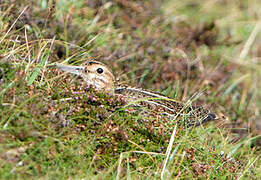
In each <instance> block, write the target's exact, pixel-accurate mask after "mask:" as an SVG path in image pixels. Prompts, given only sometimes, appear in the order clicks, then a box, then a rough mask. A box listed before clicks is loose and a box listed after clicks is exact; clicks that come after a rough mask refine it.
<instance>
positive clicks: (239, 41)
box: [0, 0, 261, 177]
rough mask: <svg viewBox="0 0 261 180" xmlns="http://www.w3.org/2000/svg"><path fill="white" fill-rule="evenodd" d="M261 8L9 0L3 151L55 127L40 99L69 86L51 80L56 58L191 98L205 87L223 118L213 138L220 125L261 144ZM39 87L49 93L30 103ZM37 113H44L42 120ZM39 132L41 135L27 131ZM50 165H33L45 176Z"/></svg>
mask: <svg viewBox="0 0 261 180" xmlns="http://www.w3.org/2000/svg"><path fill="white" fill-rule="evenodd" d="M260 8H261V1H259V0H183V1H180V0H144V1H138V0H27V1H23V0H9V1H5V0H0V10H1V13H0V26H1V28H0V58H1V61H0V86H1V87H0V92H1V101H0V102H1V104H2V105H1V106H0V113H1V114H2V115H1V116H2V117H1V128H2V130H1V131H2V135H1V136H0V142H1V143H2V144H3V146H2V150H1V151H4V149H5V148H7V147H13V145H14V144H16V145H15V146H18V145H19V146H20V145H21V144H27V145H28V146H29V144H30V143H29V141H31V140H29V139H30V138H33V139H34V138H35V139H38V140H39V139H41V138H43V134H45V133H47V132H45V131H42V129H41V130H39V126H40V125H39V124H38V123H40V120H41V122H45V121H46V118H45V117H44V116H42V114H45V110H41V108H39V107H42V106H47V105H43V104H41V103H42V102H41V101H42V100H41V98H42V97H45V96H46V97H47V95H46V94H45V93H46V92H47V91H48V92H50V94H52V93H54V92H56V89H55V88H54V87H55V86H56V85H57V84H59V83H60V84H62V83H61V81H58V83H57V82H56V83H57V84H55V83H52V80H53V79H56V77H55V76H57V77H58V75H59V74H57V72H53V71H51V70H50V69H52V68H53V65H54V63H56V62H59V63H61V62H62V63H69V64H74V65H79V64H82V63H84V62H86V61H88V60H91V59H92V60H98V61H102V62H104V63H105V64H107V65H109V67H111V68H112V69H113V71H114V72H115V73H114V74H115V75H116V76H117V78H118V79H119V80H120V81H122V82H124V83H127V84H130V85H132V86H137V87H141V88H145V89H150V90H155V91H159V92H161V93H163V94H165V95H167V96H169V97H172V98H175V99H178V100H182V101H187V100H189V99H190V98H191V97H192V96H193V95H195V94H201V95H200V97H199V98H198V99H197V101H196V102H195V103H196V104H197V105H204V106H207V107H208V108H210V109H211V110H212V111H213V112H215V113H216V114H217V115H218V117H219V120H218V121H216V122H215V123H212V124H211V127H212V128H213V129H215V130H216V131H215V133H213V134H215V135H213V136H215V137H213V138H214V139H216V140H217V139H218V138H219V137H220V134H219V132H218V131H219V130H217V129H219V128H221V129H225V133H224V134H223V135H224V137H223V138H225V137H228V142H229V143H238V142H244V143H245V142H248V143H247V145H246V146H247V147H248V148H254V150H256V149H258V148H259V146H260V145H261V139H260V135H261V115H260V111H261V101H260V100H261V99H260V96H261V87H260V86H261V85H260V83H259V82H260V80H261V79H260V77H261V74H260V73H261V66H260V62H261V61H260V60H261V59H260V58H261V32H260V31H261V19H260V18H261V11H260ZM19 78H20V80H19ZM22 81H23V83H22ZM14 82H21V83H22V84H19V83H18V84H17V83H14ZM62 89H63V88H62ZM57 91H58V89H57ZM34 94H38V95H39V96H40V97H41V98H40V99H38V100H37V101H31V100H30V97H33V95H34ZM25 100H28V102H27V103H25V104H26V105H25V104H23V103H24V102H25ZM34 108H35V109H36V111H33V110H34ZM31 111H32V112H31ZM18 112H19V113H18ZM17 114H19V115H17ZM21 114H22V115H21ZM20 116H21V117H22V118H21V117H20ZM14 117H16V118H14ZM94 118H95V117H94ZM13 119H15V120H13ZM21 119H26V120H24V121H22V120H21ZM32 119H39V122H38V123H36V124H37V125H35V124H34V125H32V124H31V122H30V121H31V120H32ZM20 121H22V125H21V124H19V123H21V122H20ZM36 121H37V120H36ZM11 122H12V123H11ZM28 124H30V125H28ZM7 127H8V128H9V129H8V128H7ZM18 127H20V128H18ZM36 127H37V128H36ZM46 127H47V126H46ZM49 127H51V126H49V125H48V128H49ZM5 128H7V129H5ZM31 129H37V132H38V131H39V132H38V133H39V134H41V135H39V134H38V135H37V136H36V135H35V134H34V135H32V134H30V133H28V132H30V131H31ZM51 129H52V128H51ZM46 131H47V130H46ZM213 131H214V130H213ZM34 132H35V131H34ZM211 132H212V130H211ZM47 134H48V136H51V137H52V136H53V135H52V133H51V131H48V133H47ZM210 134H212V133H210ZM55 137H56V136H55ZM28 138H29V139H28ZM56 138H58V139H59V138H60V137H56ZM38 140H36V141H37V142H38ZM63 140H64V139H60V140H58V142H59V141H63ZM7 141H8V142H7ZM35 143H36V142H34V143H32V145H30V146H34V144H35ZM88 143H89V141H88ZM244 143H243V144H244ZM11 144H12V145H11ZM36 144H37V143H36ZM224 144H226V143H224ZM240 145H242V144H239V146H240ZM38 146H39V144H38ZM90 149H91V148H90ZM254 150H253V151H254ZM53 151H55V150H53ZM93 151H94V150H93ZM152 151H153V150H152ZM250 151H252V149H251V150H249V151H247V153H246V154H251V153H249V152H250ZM18 154H19V158H20V153H18ZM49 154H52V153H49ZM17 156H18V155H17ZM50 156H52V155H50ZM27 157H31V156H30V155H28V156H27ZM43 157H45V156H44V155H43ZM244 157H245V158H246V159H248V158H249V157H248V156H247V155H246V156H244ZM3 159H4V158H3ZM3 159H1V160H2V161H3V163H2V164H1V166H2V167H5V169H8V171H11V170H12V168H10V167H12V166H13V164H12V163H13V161H11V164H12V165H10V167H7V166H4V165H3V164H5V163H6V160H3ZM7 159H8V158H7ZM29 159H30V158H29ZM249 159H251V158H249ZM24 161H25V160H24ZM24 161H23V162H24ZM28 161H29V160H28ZM40 161H41V160H39V162H40ZM115 161H116V160H115V159H114V162H115ZM18 162H19V161H18ZM30 162H31V161H30ZM32 162H34V163H35V162H36V161H34V160H32ZM46 162H49V161H48V160H46ZM252 162H253V161H251V163H252ZM254 162H258V159H255V161H254ZM259 162H260V159H259ZM15 163H17V162H16V161H15ZM15 163H14V164H15ZM34 163H32V164H34ZM32 164H31V166H34V165H32ZM36 164H37V163H36ZM40 166H41V167H40ZM155 166H156V167H158V168H159V167H161V166H160V165H159V166H157V165H155ZM15 167H16V165H15ZM44 167H45V166H42V165H39V167H38V166H37V167H36V169H35V170H34V171H35V172H37V173H38V174H41V173H42V174H45V173H43V172H42V171H44V170H42V169H43V168H44ZM31 168H32V167H31ZM41 168H42V169H41ZM25 169H26V168H25ZM25 169H23V170H24V171H26V170H25ZM98 169H99V168H98ZM259 169H260V168H259ZM257 171H258V170H256V172H257ZM30 172H31V171H30ZM5 173H6V172H5ZM31 173H32V172H31ZM37 173H36V174H37ZM146 173H148V172H147V171H146ZM146 173H145V174H146ZM197 173H198V172H197ZM25 174H26V173H25ZM29 174H30V173H29ZM32 174H34V173H32ZM68 174H70V173H68ZM149 174H150V175H151V173H149ZM192 174H193V173H192ZM5 175H6V176H5V177H9V174H5ZM143 175H144V174H143ZM259 175H260V174H259ZM196 176H197V174H195V173H194V175H192V176H191V177H196ZM10 177H12V176H10ZM21 177H22V176H21ZM59 177H60V176H59ZM189 177H190V176H189ZM202 177H206V176H204V173H203V176H202Z"/></svg>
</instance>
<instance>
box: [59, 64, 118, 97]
mask: <svg viewBox="0 0 261 180" xmlns="http://www.w3.org/2000/svg"><path fill="white" fill-rule="evenodd" d="M56 67H57V68H58V69H60V70H62V71H64V72H68V73H72V74H76V75H78V76H81V77H82V78H83V80H84V81H85V82H86V83H87V84H88V85H91V86H93V87H94V88H95V89H97V90H103V91H106V92H110V93H113V91H114V81H115V78H114V75H113V74H112V72H111V70H110V69H109V68H108V67H107V66H106V65H105V64H103V63H101V62H98V61H89V62H88V63H87V64H86V65H85V66H69V65H63V64H56Z"/></svg>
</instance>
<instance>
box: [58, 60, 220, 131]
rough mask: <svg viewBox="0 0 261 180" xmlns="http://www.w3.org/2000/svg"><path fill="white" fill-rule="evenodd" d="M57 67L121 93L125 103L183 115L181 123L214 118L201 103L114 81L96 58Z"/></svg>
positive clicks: (189, 123) (105, 67) (196, 124)
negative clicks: (182, 100)
mask: <svg viewBox="0 0 261 180" xmlns="http://www.w3.org/2000/svg"><path fill="white" fill-rule="evenodd" d="M57 68H58V69H61V70H63V71H65V72H69V73H73V74H76V75H79V76H81V77H82V78H83V79H84V81H85V82H86V83H87V84H88V85H92V86H93V87H94V88H96V89H97V90H101V91H106V92H109V93H110V94H115V95H123V96H124V97H125V99H126V104H127V105H128V104H130V105H132V106H138V107H146V108H147V109H148V110H152V111H157V112H159V113H160V114H164V115H166V116H168V117H169V118H170V119H174V118H177V117H186V118H185V122H184V121H183V124H185V125H186V126H188V127H189V126H198V125H200V124H203V123H205V122H208V121H211V120H214V119H215V118H216V115H215V114H214V113H211V112H210V111H209V110H208V109H205V108H203V107H199V106H192V105H190V104H185V103H182V102H179V101H176V100H174V99H171V98H168V97H166V96H164V95H162V94H160V93H157V92H152V91H147V90H143V89H139V88H135V87H129V86H121V85H117V83H116V82H115V77H114V76H113V74H112V72H111V70H110V69H109V68H108V67H107V66H106V65H104V64H102V63H100V62H97V61H90V62H88V63H87V64H86V65H85V66H68V65H61V64H57ZM183 119H184V118H183Z"/></svg>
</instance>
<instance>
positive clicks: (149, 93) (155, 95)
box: [116, 87, 169, 99]
mask: <svg viewBox="0 0 261 180" xmlns="http://www.w3.org/2000/svg"><path fill="white" fill-rule="evenodd" d="M121 89H123V90H124V89H126V90H130V91H136V92H140V93H143V94H146V95H150V96H154V97H158V98H164V99H169V98H167V97H165V96H163V95H159V94H156V93H152V92H148V91H144V90H142V89H137V88H131V87H123V88H117V89H116V90H121Z"/></svg>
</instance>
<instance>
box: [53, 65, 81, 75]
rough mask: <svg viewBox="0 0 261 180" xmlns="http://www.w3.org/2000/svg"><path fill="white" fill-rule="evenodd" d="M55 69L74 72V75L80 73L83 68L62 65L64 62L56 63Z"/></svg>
mask: <svg viewBox="0 0 261 180" xmlns="http://www.w3.org/2000/svg"><path fill="white" fill-rule="evenodd" d="M56 67H57V69H60V70H62V71H64V72H68V73H72V74H76V75H81V74H82V71H83V69H84V67H83V66H69V65H64V64H58V63H57V64H56Z"/></svg>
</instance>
